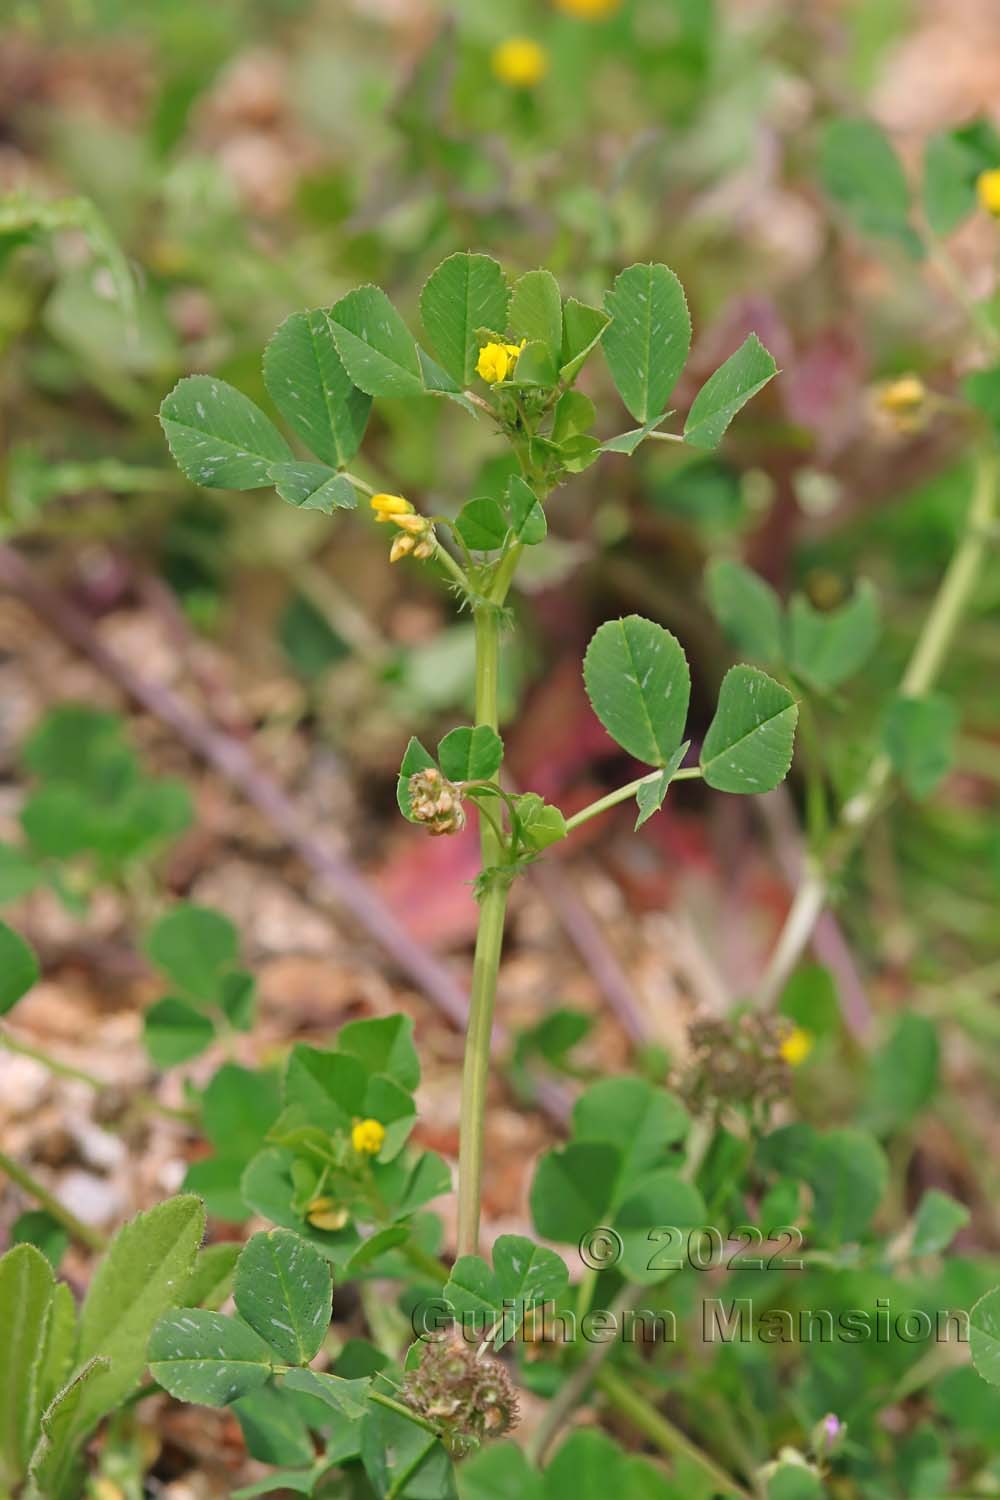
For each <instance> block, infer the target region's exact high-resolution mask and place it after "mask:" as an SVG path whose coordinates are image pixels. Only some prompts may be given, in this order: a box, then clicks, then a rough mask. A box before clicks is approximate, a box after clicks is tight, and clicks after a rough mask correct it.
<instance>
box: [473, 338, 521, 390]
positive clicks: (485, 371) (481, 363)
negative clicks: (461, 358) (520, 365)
mask: <svg viewBox="0 0 1000 1500" xmlns="http://www.w3.org/2000/svg"><path fill="white" fill-rule="evenodd" d="M527 342H528V341H527V339H522V340H521V342H520V343H519V344H484V345H483V347H482V348H481V349H480V351H479V360H478V362H477V364H476V374H477V375H480V376H482V378H483V380H485V381H486V383H487V384H488V385H496V384H497V383H498V382H499V381H501V380H506V379H507V376H508V375H511V374H512V373H513V370H514V366H515V365H516V364H517V357H518V355H519V354H520V353H521V350H522V349H523V348H524V346H525V344H526V343H527Z"/></svg>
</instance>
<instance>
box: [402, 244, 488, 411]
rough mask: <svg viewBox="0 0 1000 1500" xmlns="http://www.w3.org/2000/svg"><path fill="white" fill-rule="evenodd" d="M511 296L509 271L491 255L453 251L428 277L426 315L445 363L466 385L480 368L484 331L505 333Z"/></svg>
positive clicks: (423, 297) (429, 332)
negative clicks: (477, 367) (481, 338)
mask: <svg viewBox="0 0 1000 1500" xmlns="http://www.w3.org/2000/svg"><path fill="white" fill-rule="evenodd" d="M509 302H510V291H509V289H508V286H507V282H506V279H505V277H504V274H503V271H502V270H501V268H500V266H499V265H498V264H497V262H496V261H495V260H493V259H492V258H491V257H490V256H488V255H467V254H463V253H459V254H456V255H449V257H448V259H447V260H444V261H442V262H441V264H440V265H439V266H438V267H437V269H436V270H435V271H432V272H431V274H430V276H429V277H428V279H427V282H426V284H425V286H424V289H423V291H422V292H421V294H420V316H421V318H422V319H423V324H424V328H425V329H426V330H427V336H428V338H429V339H430V341H431V344H432V345H433V347H434V350H435V352H436V353H437V356H438V358H439V359H440V361H441V363H442V365H443V366H444V368H445V370H446V371H447V372H448V374H449V375H451V376H453V377H454V379H455V380H457V381H458V383H459V384H460V385H462V386H466V385H468V384H469V382H470V381H471V380H472V378H473V376H474V375H475V373H476V362H477V360H478V357H479V348H480V340H479V331H480V330H481V329H484V328H492V329H495V330H496V331H497V332H498V333H502V332H503V331H504V329H505V328H506V327H507V308H508V304H509Z"/></svg>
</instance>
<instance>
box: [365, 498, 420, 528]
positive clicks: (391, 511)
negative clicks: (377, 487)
mask: <svg viewBox="0 0 1000 1500" xmlns="http://www.w3.org/2000/svg"><path fill="white" fill-rule="evenodd" d="M371 508H372V510H373V511H374V512H375V519H376V521H383V522H384V521H394V520H395V519H396V517H397V516H407V515H412V514H413V506H412V505H411V504H410V502H409V500H404V499H403V496H402V495H373V496H372V498H371Z"/></svg>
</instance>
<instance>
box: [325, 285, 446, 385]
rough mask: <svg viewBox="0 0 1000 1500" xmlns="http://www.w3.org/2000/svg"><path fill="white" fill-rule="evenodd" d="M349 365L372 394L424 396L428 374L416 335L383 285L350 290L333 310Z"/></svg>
mask: <svg viewBox="0 0 1000 1500" xmlns="http://www.w3.org/2000/svg"><path fill="white" fill-rule="evenodd" d="M330 323H331V326H332V329H333V336H334V339H335V341H336V344H337V352H338V354H339V355H340V358H341V361H342V362H343V365H344V368H345V369H346V371H347V373H348V375H349V376H350V378H351V380H352V381H353V383H354V384H355V385H356V386H357V387H358V388H359V389H360V390H362V391H366V392H367V393H368V395H370V396H420V395H422V394H423V393H424V390H425V386H424V377H423V374H422V371H421V366H420V358H419V356H418V354H417V346H416V343H415V342H414V340H413V336H412V334H411V333H410V331H409V329H408V328H407V326H406V324H405V323H404V322H403V320H402V318H401V317H400V316H399V313H398V312H397V311H396V309H395V308H394V307H393V305H392V303H391V302H390V301H389V298H388V297H387V296H386V294H385V292H383V291H382V289H381V287H377V286H363V287H359V288H358V289H357V291H354V292H348V294H347V296H346V297H341V299H340V301H339V302H337V303H335V304H334V306H333V307H332V308H331V309H330Z"/></svg>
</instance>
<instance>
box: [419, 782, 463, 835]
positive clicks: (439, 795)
mask: <svg viewBox="0 0 1000 1500" xmlns="http://www.w3.org/2000/svg"><path fill="white" fill-rule="evenodd" d="M409 791H410V814H411V816H412V818H413V820H414V822H415V823H423V824H424V826H425V827H426V828H427V831H428V832H429V833H430V834H432V835H433V836H434V837H435V838H438V837H440V835H441V834H443V833H461V831H462V829H463V828H464V827H465V812H464V810H463V808H462V794H461V792H460V791H459V789H458V787H457V786H456V785H455V783H454V782H452V781H448V780H447V778H446V777H444V776H442V774H441V772H440V771H439V770H438V769H437V767H436V766H429V767H428V768H427V770H425V771H415V772H414V773H413V775H412V776H411V777H410V781H409Z"/></svg>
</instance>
